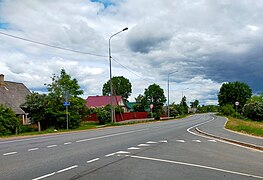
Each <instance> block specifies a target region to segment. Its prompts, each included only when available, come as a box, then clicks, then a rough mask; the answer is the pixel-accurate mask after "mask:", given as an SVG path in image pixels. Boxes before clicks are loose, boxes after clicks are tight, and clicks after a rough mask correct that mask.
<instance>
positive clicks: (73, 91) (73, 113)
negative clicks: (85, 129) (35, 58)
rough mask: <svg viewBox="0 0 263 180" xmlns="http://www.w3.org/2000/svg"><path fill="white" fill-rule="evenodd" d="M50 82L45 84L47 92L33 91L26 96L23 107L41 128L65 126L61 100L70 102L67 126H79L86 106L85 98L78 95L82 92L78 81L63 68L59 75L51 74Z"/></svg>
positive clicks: (63, 107)
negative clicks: (39, 123)
mask: <svg viewBox="0 0 263 180" xmlns="http://www.w3.org/2000/svg"><path fill="white" fill-rule="evenodd" d="M51 79H52V83H51V84H48V85H47V89H48V92H49V93H48V94H47V95H44V94H38V93H33V94H32V95H30V96H28V97H27V99H26V102H25V104H23V107H24V108H26V109H27V111H28V112H29V116H30V118H31V120H32V121H33V122H34V123H36V122H41V127H42V129H47V128H52V127H53V128H57V129H60V128H66V125H67V122H66V108H65V106H63V102H65V101H68V102H70V106H69V107H68V115H69V128H76V127H78V126H79V124H80V121H81V119H82V118H83V117H84V116H85V115H86V112H87V108H86V105H85V100H84V99H82V98H80V97H78V96H79V95H81V94H83V91H82V90H80V86H79V85H78V81H77V80H76V79H71V76H70V75H68V74H67V73H66V71H65V70H64V69H62V70H61V72H60V76H56V75H53V76H52V77H51Z"/></svg>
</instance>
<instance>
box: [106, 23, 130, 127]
mask: <svg viewBox="0 0 263 180" xmlns="http://www.w3.org/2000/svg"><path fill="white" fill-rule="evenodd" d="M126 30H128V28H127V27H126V28H124V29H123V30H121V31H119V32H117V33H115V34H113V35H111V36H110V38H109V65H110V105H111V122H112V123H114V122H115V112H114V110H115V109H114V107H113V87H112V71H111V48H110V41H111V38H113V37H114V36H116V35H117V34H119V33H121V32H123V31H126Z"/></svg>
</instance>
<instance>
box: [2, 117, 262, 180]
mask: <svg viewBox="0 0 263 180" xmlns="http://www.w3.org/2000/svg"><path fill="white" fill-rule="evenodd" d="M214 121H222V118H217V117H214V116H213V115H210V114H201V115H194V116H191V117H188V118H184V119H181V120H171V121H163V122H155V123H147V124H137V125H131V126H120V127H113V128H103V129H97V130H90V131H84V132H77V133H69V134H61V135H51V136H41V137H34V138H28V139H20V140H11V141H0V164H1V168H0V179H5V180H7V179H34V180H39V179H47V180H49V179H112V180H113V179H114V180H116V179H125V180H127V179H128V180H129V179H131V180H132V179H151V180H152V179H158V180H159V179H200V180H203V179H218V180H219V179H220V180H221V179H263V153H262V152H259V151H254V150H251V149H246V148H241V147H238V146H233V145H231V144H227V143H223V142H219V141H217V140H215V139H208V138H205V137H200V136H196V135H195V134H194V133H191V132H190V133H189V130H191V129H193V128H191V127H195V126H198V125H199V124H202V128H204V125H205V124H207V125H209V123H211V122H214ZM187 130H188V131H187Z"/></svg>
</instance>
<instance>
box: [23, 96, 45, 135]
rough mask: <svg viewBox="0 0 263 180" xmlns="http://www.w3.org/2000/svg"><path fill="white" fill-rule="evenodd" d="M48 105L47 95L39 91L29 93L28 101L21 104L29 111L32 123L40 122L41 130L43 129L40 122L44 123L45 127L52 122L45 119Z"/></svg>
mask: <svg viewBox="0 0 263 180" xmlns="http://www.w3.org/2000/svg"><path fill="white" fill-rule="evenodd" d="M47 105H48V101H47V95H46V94H39V93H32V94H30V95H28V96H27V97H26V102H25V103H24V104H22V105H21V107H22V108H23V109H25V111H26V112H28V113H29V115H28V117H29V118H30V121H31V123H39V124H38V125H39V127H38V128H39V131H41V126H40V124H42V125H43V128H44V129H46V128H47V127H48V126H49V124H50V122H48V121H45V120H46V119H45V116H46V108H47Z"/></svg>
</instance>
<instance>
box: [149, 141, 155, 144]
mask: <svg viewBox="0 0 263 180" xmlns="http://www.w3.org/2000/svg"><path fill="white" fill-rule="evenodd" d="M146 143H147V144H157V143H158V142H154V141H148V142H146Z"/></svg>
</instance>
